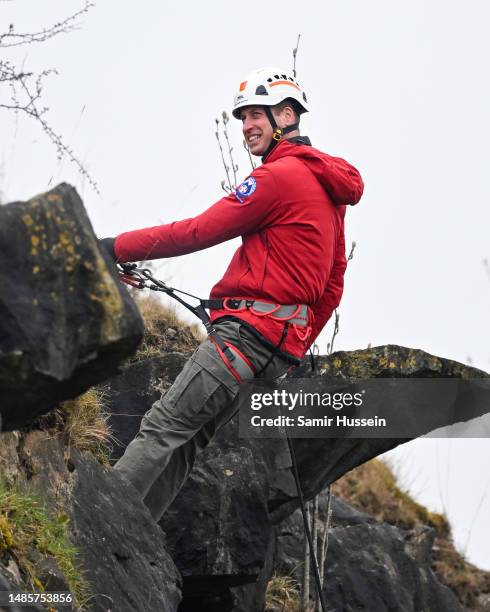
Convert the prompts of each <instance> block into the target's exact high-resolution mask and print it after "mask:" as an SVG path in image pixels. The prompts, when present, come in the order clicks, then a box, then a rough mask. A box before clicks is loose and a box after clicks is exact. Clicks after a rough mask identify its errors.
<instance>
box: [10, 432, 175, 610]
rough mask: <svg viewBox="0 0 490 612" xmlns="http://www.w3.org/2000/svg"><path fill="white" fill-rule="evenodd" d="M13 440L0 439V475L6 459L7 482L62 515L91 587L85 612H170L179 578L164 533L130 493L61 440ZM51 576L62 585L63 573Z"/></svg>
mask: <svg viewBox="0 0 490 612" xmlns="http://www.w3.org/2000/svg"><path fill="white" fill-rule="evenodd" d="M17 438H18V436H15V435H14V434H2V436H1V438H0V450H3V452H0V470H1V471H3V462H4V460H5V458H6V457H8V458H9V459H10V474H11V477H15V479H16V481H17V482H18V483H24V484H26V483H27V481H28V482H29V487H33V488H34V489H36V490H38V491H40V492H41V495H42V497H43V499H45V500H46V501H47V504H48V508H51V510H52V511H53V512H54V511H56V512H60V511H62V512H63V513H66V514H67V515H68V517H69V523H68V525H69V527H70V531H71V534H72V542H73V544H74V545H75V546H76V547H78V548H79V549H80V551H81V563H82V566H83V569H84V572H85V576H86V578H87V581H88V583H89V586H90V591H91V599H90V610H91V611H93V612H109V611H112V612H115V611H116V610H117V612H148V610H158V611H162V612H176V610H177V608H178V605H179V602H180V599H181V596H180V585H181V578H180V575H179V573H178V571H177V569H176V567H175V565H174V563H173V562H172V559H171V558H170V556H169V555H168V553H167V551H166V543H165V537H164V534H163V532H162V531H161V529H160V528H159V527H158V526H157V524H156V523H155V522H154V521H153V519H152V517H151V516H150V513H149V512H148V510H147V509H146V507H145V506H144V504H143V503H142V501H141V499H140V497H139V495H138V493H137V491H136V490H135V489H133V487H132V486H131V485H130V484H129V483H127V482H126V481H124V480H123V479H122V478H121V477H120V476H119V475H118V474H117V473H116V472H115V471H113V470H112V469H110V468H107V467H102V466H101V465H100V464H99V463H97V461H95V459H94V458H93V457H92V456H91V455H90V454H89V453H84V454H81V453H79V452H78V451H76V450H73V449H72V450H71V451H70V453H69V454H67V453H66V449H65V448H64V447H63V444H62V442H61V440H60V439H59V438H56V437H53V436H52V435H50V434H49V433H47V432H42V431H35V432H31V433H29V434H25V435H23V436H21V438H22V440H23V443H22V445H21V444H19V443H18V442H17ZM14 448H16V449H18V453H17V457H14V455H13V452H12V451H13V449H14ZM26 458H28V464H26ZM14 459H15V463H14V461H13V460H14ZM49 564H50V561H49V560H48V561H46V560H45V561H44V565H46V567H42V566H41V563H40V562H39V563H36V566H37V567H38V568H39V571H40V572H42V573H43V574H46V571H47V572H50V570H49ZM51 565H52V564H51ZM51 570H53V567H51ZM54 573H55V572H54V571H53V574H54ZM56 579H57V580H59V581H60V582H58V584H59V585H61V580H62V579H63V576H59V575H58V576H57V578H56Z"/></svg>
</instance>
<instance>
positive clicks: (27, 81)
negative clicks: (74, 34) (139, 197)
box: [0, 0, 99, 193]
mask: <svg viewBox="0 0 490 612" xmlns="http://www.w3.org/2000/svg"><path fill="white" fill-rule="evenodd" d="M93 6H94V4H93V3H92V2H90V0H85V4H84V6H83V8H81V9H80V10H79V11H77V12H76V13H74V14H73V15H71V16H70V17H67V18H66V19H64V20H63V21H60V22H58V23H55V24H54V25H53V26H51V27H49V28H44V29H43V30H41V31H39V32H34V33H27V34H17V33H15V32H14V26H13V24H11V25H10V26H9V29H8V32H5V33H4V34H0V47H16V46H20V45H25V44H31V43H35V42H44V41H46V40H48V39H49V38H52V37H53V36H56V35H57V34H61V33H64V32H70V31H72V30H73V29H75V28H76V23H75V22H76V20H77V19H78V18H79V17H80V15H82V14H84V13H86V12H87V11H88V10H89V9H90V8H91V7H93ZM52 74H58V73H57V71H56V70H55V69H53V68H51V69H49V70H43V71H42V72H40V73H37V74H36V73H34V72H29V71H25V70H24V69H23V68H18V67H17V66H16V65H15V64H13V63H12V62H11V61H9V60H4V59H0V109H4V110H8V111H13V112H14V113H15V114H16V115H19V113H23V114H24V115H27V116H28V117H29V118H31V119H34V120H35V121H37V122H38V123H39V125H40V126H41V129H42V130H43V132H44V133H45V134H46V136H47V137H48V138H49V140H50V141H51V142H52V144H54V146H55V148H56V152H57V155H58V159H59V160H61V159H62V158H63V157H65V156H66V157H67V158H68V159H69V160H70V161H71V162H72V163H73V164H75V166H77V168H78V171H79V172H80V174H81V175H82V176H83V177H85V178H86V179H87V181H88V183H89V184H90V185H91V186H92V188H93V189H94V191H95V192H96V193H99V190H98V187H97V183H96V182H95V181H94V180H93V178H92V177H91V176H90V174H89V173H88V172H87V169H86V168H85V166H84V165H83V164H82V162H81V161H80V160H79V159H78V157H76V155H75V153H74V152H73V149H71V147H69V146H68V145H66V144H65V143H64V141H63V139H62V137H61V135H60V134H59V133H58V132H56V131H55V130H54V129H53V128H52V127H51V124H50V123H49V122H48V120H47V119H46V113H47V112H48V110H49V108H48V107H47V106H43V105H42V93H43V86H44V81H45V79H46V78H47V77H48V76H49V75H52Z"/></svg>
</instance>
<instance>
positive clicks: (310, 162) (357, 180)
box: [264, 136, 364, 206]
mask: <svg viewBox="0 0 490 612" xmlns="http://www.w3.org/2000/svg"><path fill="white" fill-rule="evenodd" d="M306 139H307V137H305V136H302V137H298V139H295V140H294V141H292V142H291V141H288V140H287V139H284V140H281V142H280V143H279V144H278V145H277V146H276V147H275V148H274V149H273V150H272V151H271V153H270V154H269V155H268V156H267V158H266V160H265V162H264V163H266V164H267V163H271V162H274V161H276V160H278V159H280V158H282V157H286V156H294V157H298V158H300V159H301V161H303V163H304V164H305V165H306V166H308V168H309V169H310V170H311V172H312V173H313V175H314V176H315V178H316V179H317V181H318V182H319V183H320V185H322V187H323V189H324V190H325V191H326V192H327V194H328V195H329V197H330V199H331V200H332V202H333V203H334V204H335V205H337V206H344V205H348V204H350V205H353V204H357V202H359V200H360V199H361V196H362V192H363V190H364V183H363V182H362V178H361V175H360V174H359V172H358V171H357V170H356V168H354V166H352V165H351V164H349V163H348V162H346V161H345V159H342V158H340V157H333V156H331V155H328V154H327V153H323V152H322V151H319V150H318V149H315V148H314V147H312V146H309V145H308V144H305V143H306ZM308 142H309V141H308Z"/></svg>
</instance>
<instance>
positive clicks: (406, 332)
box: [0, 0, 490, 569]
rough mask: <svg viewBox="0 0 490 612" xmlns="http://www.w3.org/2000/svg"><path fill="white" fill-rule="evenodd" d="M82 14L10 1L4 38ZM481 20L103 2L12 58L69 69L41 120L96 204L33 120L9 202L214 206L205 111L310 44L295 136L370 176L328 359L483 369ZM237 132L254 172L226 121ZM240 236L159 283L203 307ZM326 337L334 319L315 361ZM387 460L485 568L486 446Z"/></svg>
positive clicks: (137, 217) (166, 209)
mask: <svg viewBox="0 0 490 612" xmlns="http://www.w3.org/2000/svg"><path fill="white" fill-rule="evenodd" d="M81 6H83V2H81V1H74V0H63V2H61V1H59V0H58V1H54V0H44V1H43V2H42V3H40V2H38V1H34V0H12V1H11V2H1V3H0V16H1V19H0V24H1V30H2V31H6V30H7V29H8V26H9V24H11V23H12V24H14V26H15V30H16V31H18V32H22V31H34V30H40V29H42V28H43V27H46V26H49V25H51V24H52V23H55V22H57V21H59V20H60V19H62V18H64V17H65V16H67V15H69V14H70V11H71V12H75V11H76V10H77V9H78V8H80V7H81ZM489 17H490V10H489V8H488V2H487V1H486V0H472V1H471V2H466V1H463V0H460V1H457V2H456V1H448V0H444V1H443V0H411V1H410V2H393V1H390V0H384V1H381V0H370V1H369V2H365V1H363V0H342V1H340V0H337V1H335V2H334V1H332V0H328V1H325V0H323V1H321V2H320V1H319V2H304V3H300V4H298V3H297V2H293V1H290V0H282V1H281V2H278V1H276V0H272V1H269V2H267V3H263V2H258V1H251V2H248V3H241V4H240V5H238V4H230V3H228V2H224V1H215V0H212V1H210V2H206V3H197V2H189V1H188V2H180V3H156V2H142V3H139V4H138V5H136V4H135V3H122V2H115V1H110V0H104V2H98V3H97V4H96V6H95V7H94V8H92V9H91V10H90V11H89V12H88V13H87V14H86V15H84V16H83V18H82V19H81V20H80V22H79V28H78V29H77V30H76V31H73V32H71V33H69V34H63V35H60V36H58V37H56V38H54V39H52V40H51V41H48V42H46V43H43V44H38V45H31V46H29V47H20V48H19V49H17V50H12V51H9V50H7V49H4V50H2V51H3V52H4V53H3V56H2V57H5V58H10V59H12V60H15V61H16V62H18V63H19V64H21V63H23V66H24V70H26V71H30V70H33V71H38V70H42V69H45V68H50V67H53V68H56V69H57V70H58V75H57V76H55V75H52V76H50V77H48V79H47V80H46V86H45V90H44V94H43V97H44V103H45V104H46V105H47V106H49V112H48V113H47V115H46V118H47V119H48V121H49V122H50V123H51V125H52V127H53V128H54V129H55V130H56V131H58V132H60V133H61V134H62V135H63V138H64V140H65V142H66V143H67V144H68V145H69V146H70V147H72V148H73V150H74V152H75V153H76V155H78V156H79V157H80V159H81V160H82V161H83V163H84V164H85V166H86V168H87V169H88V170H89V171H90V173H91V175H92V177H93V178H94V179H95V180H96V181H97V183H98V186H99V189H100V196H99V195H97V193H96V192H95V191H94V190H93V189H92V188H91V187H90V185H89V184H88V182H87V181H86V180H84V178H83V177H82V176H81V175H80V174H78V173H77V170H76V168H75V167H74V166H73V164H71V163H70V162H69V161H67V160H62V161H61V162H60V161H58V160H57V157H56V152H55V150H54V148H53V147H52V146H51V145H50V143H49V142H48V140H47V138H46V136H45V135H44V134H43V133H42V132H41V130H40V129H39V126H38V125H36V123H35V122H33V121H31V120H29V119H27V118H24V117H22V116H21V115H19V116H18V118H17V120H16V119H15V117H14V116H13V115H12V114H10V113H7V112H5V111H2V112H0V135H1V138H0V163H1V171H2V177H1V183H0V190H1V191H2V192H3V194H4V196H3V197H4V199H7V200H14V199H27V198H30V197H32V196H33V195H35V194H36V193H40V192H43V191H46V190H47V189H48V188H49V187H50V186H54V185H55V184H57V183H59V182H61V181H66V182H69V183H71V184H73V185H75V186H76V188H77V189H78V191H79V193H80V194H81V195H82V197H83V200H84V203H85V206H86V207H87V210H88V213H89V215H90V218H91V220H92V223H93V225H94V228H95V230H96V232H97V233H98V234H99V235H100V236H110V235H116V234H117V233H119V232H121V231H125V230H129V229H136V228H138V227H143V226H146V225H155V224H159V223H165V222H169V221H173V220H177V219H181V218H186V217H190V216H193V215H195V214H197V213H199V212H200V211H202V210H203V209H204V208H206V207H207V206H209V205H210V204H212V203H213V202H214V201H216V200H217V199H218V198H220V197H221V195H222V192H221V188H220V181H221V179H222V178H224V172H223V169H222V166H221V162H220V158H219V154H218V149H217V146H216V139H215V136H214V131H215V124H214V118H215V117H216V116H219V115H220V113H221V111H222V110H227V111H228V112H229V111H230V110H231V105H232V102H233V97H234V93H235V90H236V88H237V86H238V85H239V83H240V81H241V80H243V78H244V77H245V76H246V75H247V73H248V72H250V71H251V70H253V69H254V68H258V67H261V66H265V65H284V66H286V67H291V65H292V49H293V47H294V45H295V42H296V37H297V34H298V33H299V32H300V33H301V34H302V38H301V42H300V48H299V52H298V59H297V70H298V79H299V80H300V82H301V83H302V84H303V86H304V88H305V90H306V92H307V94H308V98H309V101H310V105H311V112H310V113H309V116H307V117H305V121H304V122H303V121H302V124H303V126H302V131H303V133H306V134H308V135H309V136H310V137H311V138H312V140H313V143H314V145H315V146H317V147H318V148H320V149H322V150H324V151H326V152H328V153H331V154H334V155H339V156H341V157H345V158H346V159H348V160H349V161H350V162H351V163H353V164H354V165H356V166H357V167H358V168H359V170H360V171H361V173H362V175H363V178H364V181H365V184H366V189H365V195H364V197H363V199H362V200H361V202H360V204H359V205H358V206H357V207H355V208H353V209H350V210H349V211H348V215H347V239H348V244H350V242H351V241H353V240H355V241H356V243H357V248H356V250H355V256H354V259H353V260H352V262H351V263H350V265H349V269H348V271H347V277H346V290H345V293H344V298H343V302H342V304H341V307H340V309H339V310H340V313H341V315H340V316H341V318H340V333H339V335H338V337H337V339H336V348H338V349H346V350H349V349H356V348H365V347H367V346H368V344H371V345H373V346H375V345H380V344H388V343H390V344H400V345H404V346H409V347H415V348H420V349H424V350H426V351H428V352H430V353H433V354H436V355H439V356H442V357H447V358H451V359H455V360H457V361H460V362H463V363H472V364H473V365H474V366H476V367H479V368H482V369H484V370H486V371H490V342H489V340H490V333H489V325H488V321H489V313H490V271H489V269H488V267H486V266H485V264H484V260H485V258H487V259H489V258H490V248H489V240H488V234H489V228H490V212H489V207H490V197H489V196H490V187H489V182H488V178H487V177H488V166H489V164H490V155H489V152H488V151H489V142H490V129H489V128H490V120H489V115H488V110H489V108H490V104H489V102H490V100H489V98H490V89H489V82H488V78H487V74H488V57H489V56H490V41H489V38H488V23H489ZM0 96H1V99H0V103H2V102H5V91H0ZM0 110H1V109H0ZM230 136H231V138H232V140H233V142H234V143H235V147H236V152H237V161H238V163H239V165H240V169H239V175H240V176H241V177H244V176H246V175H247V174H248V173H249V172H250V165H249V163H248V161H247V158H246V156H245V155H244V154H243V153H244V152H243V150H242V147H241V142H242V137H241V133H240V125H239V123H238V122H236V121H235V120H232V121H231V123H230ZM237 244H238V242H237V241H232V242H230V243H227V244H223V245H220V246H217V247H214V248H212V249H209V250H206V251H204V252H201V253H197V254H191V255H188V256H185V257H181V258H178V259H173V260H171V261H166V262H164V264H163V265H162V266H161V267H160V274H161V275H162V277H164V278H167V279H170V280H171V282H172V283H174V284H175V285H176V286H179V287H182V288H185V289H186V290H188V291H190V292H191V293H194V294H198V295H202V296H205V295H207V294H208V293H209V290H210V288H211V286H212V285H213V284H214V283H215V282H216V280H218V279H219V278H220V276H221V275H222V273H223V272H224V270H225V268H226V266H227V263H228V261H229V259H230V257H231V254H232V253H233V251H234V249H235V248H236V247H237ZM330 335H331V325H330V326H328V327H327V329H326V331H325V332H324V333H323V334H322V336H321V337H320V349H321V352H324V351H325V350H326V345H327V342H328V339H329V337H330ZM390 456H391V458H392V460H393V461H394V462H395V465H397V466H398V469H399V472H400V475H401V479H402V483H403V484H404V485H405V486H408V487H410V489H411V491H412V492H414V493H415V494H416V495H417V498H418V499H419V500H421V501H422V502H423V503H426V504H428V505H429V506H430V508H431V509H434V510H445V511H446V512H447V513H448V516H449V518H450V520H451V523H452V525H453V529H454V532H455V536H456V542H457V544H458V546H459V548H460V549H465V550H466V552H467V554H468V556H469V558H470V559H471V560H473V561H474V562H475V563H477V564H479V565H480V566H482V567H485V568H487V569H490V546H489V539H490V538H489V537H488V527H487V525H486V522H487V519H488V516H489V515H490V499H489V496H488V494H487V492H488V488H489V485H490V482H489V472H488V465H489V463H490V451H489V444H488V440H486V439H485V440H475V439H473V440H421V441H416V442H412V443H410V444H406V445H404V446H403V447H401V448H400V449H399V450H397V451H395V452H394V453H391V454H390Z"/></svg>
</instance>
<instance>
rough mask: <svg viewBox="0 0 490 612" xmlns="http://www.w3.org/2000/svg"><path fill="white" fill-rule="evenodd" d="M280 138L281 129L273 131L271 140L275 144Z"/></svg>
mask: <svg viewBox="0 0 490 612" xmlns="http://www.w3.org/2000/svg"><path fill="white" fill-rule="evenodd" d="M281 138H282V129H281V128H276V129H275V130H274V133H273V134H272V139H273V140H275V141H276V142H279V141H280V140H281Z"/></svg>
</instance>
